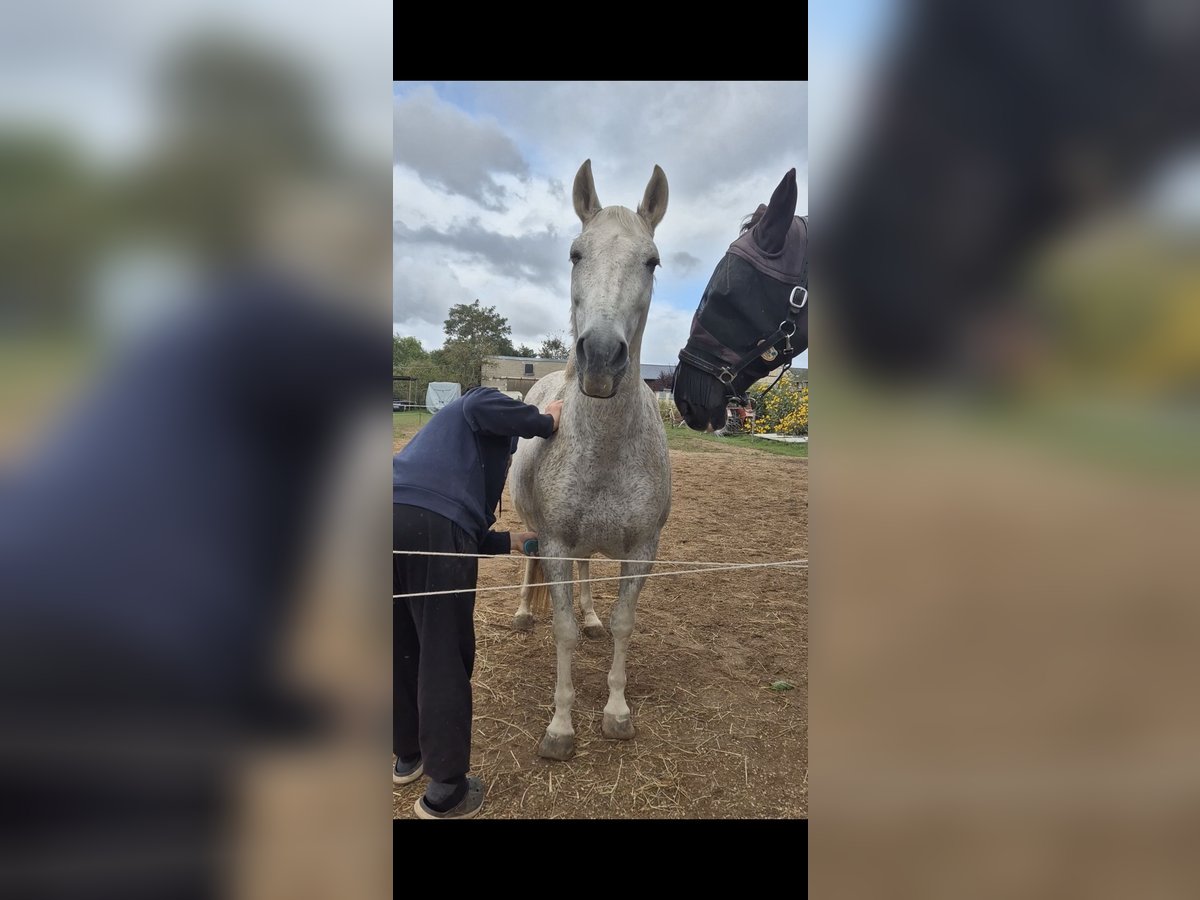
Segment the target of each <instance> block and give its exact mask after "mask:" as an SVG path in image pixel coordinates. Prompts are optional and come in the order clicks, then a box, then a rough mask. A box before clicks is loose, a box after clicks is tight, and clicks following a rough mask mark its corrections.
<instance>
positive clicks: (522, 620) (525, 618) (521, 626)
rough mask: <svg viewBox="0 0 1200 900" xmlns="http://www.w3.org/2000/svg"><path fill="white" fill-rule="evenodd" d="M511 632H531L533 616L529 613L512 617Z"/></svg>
mask: <svg viewBox="0 0 1200 900" xmlns="http://www.w3.org/2000/svg"><path fill="white" fill-rule="evenodd" d="M513 631H533V616H531V615H530V614H529V613H517V614H516V615H515V616H513Z"/></svg>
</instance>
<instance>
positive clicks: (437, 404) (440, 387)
mask: <svg viewBox="0 0 1200 900" xmlns="http://www.w3.org/2000/svg"><path fill="white" fill-rule="evenodd" d="M461 396H462V386H461V385H459V384H456V383H455V382H453V381H431V382H429V390H427V391H426V392H425V408H426V409H428V410H429V411H430V412H431V413H435V412H437V411H438V410H439V409H441V408H442V407H443V406H445V405H446V404H447V403H453V402H454V401H455V400H457V399H458V398H459V397H461Z"/></svg>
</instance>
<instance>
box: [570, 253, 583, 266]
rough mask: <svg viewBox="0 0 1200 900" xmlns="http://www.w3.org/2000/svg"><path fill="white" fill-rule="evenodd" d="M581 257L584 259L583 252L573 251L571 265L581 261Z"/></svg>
mask: <svg viewBox="0 0 1200 900" xmlns="http://www.w3.org/2000/svg"><path fill="white" fill-rule="evenodd" d="M581 259H583V254H581V253H580V252H579V251H578V250H572V251H571V265H575V263H577V262H579V261H580V260H581Z"/></svg>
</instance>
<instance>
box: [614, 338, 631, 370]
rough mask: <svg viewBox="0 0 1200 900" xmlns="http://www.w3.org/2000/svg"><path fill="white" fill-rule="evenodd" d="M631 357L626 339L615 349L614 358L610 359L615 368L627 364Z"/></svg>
mask: <svg viewBox="0 0 1200 900" xmlns="http://www.w3.org/2000/svg"><path fill="white" fill-rule="evenodd" d="M628 358H629V345H628V344H626V343H625V342H624V341H621V342H620V343H618V344H617V349H616V350H615V351H613V355H612V359H611V360H610V362H611V364H612V367H613V368H614V369H619V368H620V367H621V366H623V365H625V360H626V359H628Z"/></svg>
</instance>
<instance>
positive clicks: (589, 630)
mask: <svg viewBox="0 0 1200 900" xmlns="http://www.w3.org/2000/svg"><path fill="white" fill-rule="evenodd" d="M591 577H592V565H591V563H588V562H583V561H580V563H579V580H580V582H581V583H580V585H579V609H580V611H581V612H582V613H583V636H584V637H585V638H587V639H588V640H589V641H598V640H600V639H601V638H602V637H604V625H603V624H602V623H601V622H600V617H599V616H598V615H596V607H595V606H593V605H592V583H591V582H590V581H589V580H588V579H589V578H591Z"/></svg>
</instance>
